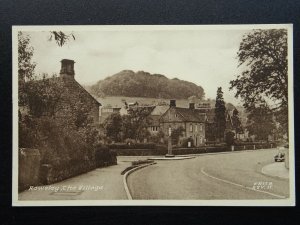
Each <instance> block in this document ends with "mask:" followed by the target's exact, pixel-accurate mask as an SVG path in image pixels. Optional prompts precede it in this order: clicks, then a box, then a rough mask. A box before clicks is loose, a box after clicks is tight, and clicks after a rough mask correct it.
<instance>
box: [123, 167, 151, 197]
mask: <svg viewBox="0 0 300 225" xmlns="http://www.w3.org/2000/svg"><path fill="white" fill-rule="evenodd" d="M154 164H156V162H152V163H147V164H145V165H141V166H138V167H134V168H132V169H131V170H128V171H127V172H126V173H125V174H124V175H123V184H124V189H125V192H126V195H127V198H128V200H132V196H131V194H130V191H129V188H128V185H127V177H128V176H129V175H130V174H131V173H133V172H135V171H136V170H139V169H142V168H144V167H147V166H151V165H154Z"/></svg>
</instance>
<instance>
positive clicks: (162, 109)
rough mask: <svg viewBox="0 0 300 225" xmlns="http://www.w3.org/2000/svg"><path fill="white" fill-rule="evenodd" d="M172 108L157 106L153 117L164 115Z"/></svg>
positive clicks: (152, 113)
mask: <svg viewBox="0 0 300 225" xmlns="http://www.w3.org/2000/svg"><path fill="white" fill-rule="evenodd" d="M169 108H170V106H168V105H157V106H155V108H154V109H153V111H152V112H151V115H160V116H161V115H162V114H164V113H165V112H166V111H167V110H168V109H169Z"/></svg>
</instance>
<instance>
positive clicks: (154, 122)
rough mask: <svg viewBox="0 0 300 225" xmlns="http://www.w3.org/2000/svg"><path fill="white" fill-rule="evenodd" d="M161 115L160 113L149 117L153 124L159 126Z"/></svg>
mask: <svg viewBox="0 0 300 225" xmlns="http://www.w3.org/2000/svg"><path fill="white" fill-rule="evenodd" d="M160 117H161V116H160V115H149V116H148V117H147V118H148V119H149V122H150V124H151V126H159V122H160V121H159V119H160Z"/></svg>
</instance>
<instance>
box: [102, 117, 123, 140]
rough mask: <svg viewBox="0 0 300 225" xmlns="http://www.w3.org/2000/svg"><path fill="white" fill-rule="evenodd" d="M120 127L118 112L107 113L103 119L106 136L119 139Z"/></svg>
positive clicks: (120, 121) (120, 118)
mask: <svg viewBox="0 0 300 225" xmlns="http://www.w3.org/2000/svg"><path fill="white" fill-rule="evenodd" d="M121 128H122V117H121V115H120V114H119V113H113V114H111V115H109V116H108V117H107V118H106V120H105V121H104V129H105V133H106V136H107V137H109V138H111V139H112V140H114V141H120V133H121Z"/></svg>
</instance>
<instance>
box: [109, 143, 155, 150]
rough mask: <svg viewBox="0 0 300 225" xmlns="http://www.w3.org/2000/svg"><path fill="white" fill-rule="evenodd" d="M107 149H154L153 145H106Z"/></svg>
mask: <svg viewBox="0 0 300 225" xmlns="http://www.w3.org/2000/svg"><path fill="white" fill-rule="evenodd" d="M107 147H108V148H109V149H156V148H157V145H156V144H154V143H115V144H109V145H107Z"/></svg>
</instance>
